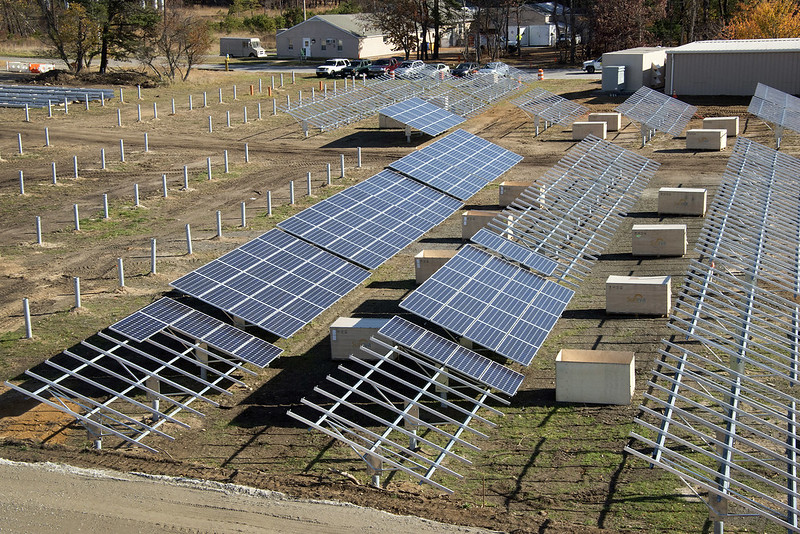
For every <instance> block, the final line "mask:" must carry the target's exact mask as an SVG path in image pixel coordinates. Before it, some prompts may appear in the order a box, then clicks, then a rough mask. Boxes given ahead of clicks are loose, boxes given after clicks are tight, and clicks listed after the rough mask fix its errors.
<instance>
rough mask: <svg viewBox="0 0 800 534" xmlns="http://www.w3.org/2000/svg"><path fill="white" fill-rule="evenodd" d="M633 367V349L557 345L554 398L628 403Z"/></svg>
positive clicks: (572, 400)
mask: <svg viewBox="0 0 800 534" xmlns="http://www.w3.org/2000/svg"><path fill="white" fill-rule="evenodd" d="M635 368H636V358H635V355H634V353H633V352H626V351H617V350H574V349H561V350H560V351H559V352H558V355H557V356H556V401H557V402H581V403H584V402H585V403H591V404H619V405H627V404H630V403H631V399H632V398H633V393H634V390H635V388H636V382H635V380H636V378H635Z"/></svg>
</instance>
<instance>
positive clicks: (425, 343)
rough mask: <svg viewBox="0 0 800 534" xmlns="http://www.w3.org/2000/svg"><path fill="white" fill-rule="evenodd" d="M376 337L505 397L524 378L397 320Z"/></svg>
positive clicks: (390, 322) (466, 349)
mask: <svg viewBox="0 0 800 534" xmlns="http://www.w3.org/2000/svg"><path fill="white" fill-rule="evenodd" d="M378 333H379V334H380V335H382V336H383V337H385V338H387V339H390V340H392V341H394V342H395V343H397V344H399V345H402V346H404V347H407V348H409V349H413V350H414V351H416V352H418V353H420V354H422V355H424V356H427V357H428V358H430V359H432V360H434V361H436V362H439V363H440V364H442V365H445V366H446V367H448V368H450V369H452V370H455V371H459V372H461V373H463V374H465V375H466V376H469V377H470V378H473V379H475V380H477V381H479V382H481V383H483V384H486V385H487V386H490V387H492V388H494V389H497V390H498V391H502V392H503V393H506V394H507V395H514V394H515V393H516V392H517V389H519V386H520V385H521V384H522V380H523V378H524V376H523V375H522V374H520V373H517V372H516V371H512V370H511V369H509V368H508V367H506V366H504V365H501V364H499V363H497V362H494V361H492V360H490V359H489V358H486V357H485V356H481V355H480V354H478V353H476V352H474V351H471V350H469V349H468V348H466V347H463V346H462V345H459V344H458V343H454V342H453V341H450V340H448V339H445V338H443V337H442V336H440V335H437V334H434V333H433V332H431V331H429V330H426V329H425V328H422V327H421V326H418V325H415V324H414V323H412V322H410V321H407V320H405V319H403V318H401V317H397V316H395V317H392V318H391V319H390V320H389V322H388V323H386V324H385V325H384V326H382V327H381V328H380V330H378Z"/></svg>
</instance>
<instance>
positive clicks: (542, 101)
mask: <svg viewBox="0 0 800 534" xmlns="http://www.w3.org/2000/svg"><path fill="white" fill-rule="evenodd" d="M511 103H512V104H514V105H515V106H517V107H518V108H520V109H522V110H523V111H525V112H526V113H528V114H529V115H531V116H534V117H540V118H542V119H544V120H546V121H548V122H552V123H553V124H560V125H562V126H568V125H570V124H572V123H573V122H574V121H575V119H577V118H578V117H580V116H581V115H584V114H586V113H588V112H589V109H588V108H586V107H585V106H582V105H580V104H576V103H574V102H571V101H569V100H567V99H566V98H563V97H561V96H558V95H556V94H553V93H551V92H550V91H546V90H544V89H541V88H539V87H537V88H535V89H533V90H531V91H528V92H527V93H525V94H524V95H522V96H520V97H517V98H514V99H512V100H511Z"/></svg>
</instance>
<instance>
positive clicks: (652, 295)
mask: <svg viewBox="0 0 800 534" xmlns="http://www.w3.org/2000/svg"><path fill="white" fill-rule="evenodd" d="M671 280H672V279H671V278H670V277H669V276H618V275H613V274H612V275H611V276H609V277H608V278H607V279H606V313H621V314H626V315H669V309H670V305H671V298H672V290H671Z"/></svg>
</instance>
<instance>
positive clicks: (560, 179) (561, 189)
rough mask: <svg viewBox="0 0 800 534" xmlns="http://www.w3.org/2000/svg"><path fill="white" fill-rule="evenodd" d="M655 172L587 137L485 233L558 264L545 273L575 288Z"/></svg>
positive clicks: (648, 162) (649, 164)
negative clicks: (498, 235)
mask: <svg viewBox="0 0 800 534" xmlns="http://www.w3.org/2000/svg"><path fill="white" fill-rule="evenodd" d="M658 167H659V164H658V163H656V162H655V161H652V160H650V159H647V158H645V157H644V156H641V155H639V154H637V153H635V152H633V151H631V150H627V149H624V148H621V147H618V146H616V145H614V144H613V143H609V142H607V141H603V140H601V139H598V138H597V137H593V136H589V137H587V138H586V139H584V140H583V141H581V142H580V143H578V144H577V145H575V146H574V147H573V148H571V149H570V150H569V152H568V153H567V155H566V156H565V157H564V158H563V159H561V160H560V161H559V162H558V163H557V164H556V165H554V166H553V167H552V168H550V169H549V170H548V171H547V172H546V173H545V174H544V176H542V177H541V178H540V179H539V180H537V184H536V185H535V186H532V187H529V188H528V189H526V190H525V191H524V192H523V193H522V194H521V195H520V196H519V198H517V199H516V200H515V201H514V202H513V203H512V204H511V205H510V206H509V207H508V208H507V209H506V210H504V211H503V212H502V213H501V214H500V215H498V216H497V217H495V218H494V219H493V220H492V221H491V222H490V223H489V228H491V229H492V230H495V231H496V232H497V233H498V234H500V235H501V236H502V238H504V239H506V240H508V241H510V242H513V243H516V244H518V245H520V246H524V247H526V248H527V249H529V250H531V251H532V252H536V253H538V254H539V255H542V256H544V257H546V258H549V259H551V260H552V261H555V262H557V263H558V266H557V267H556V268H555V269H554V270H552V271H550V272H549V273H548V274H553V275H554V276H555V277H556V278H557V279H559V280H561V281H563V282H566V283H568V284H572V285H575V286H577V284H578V282H579V281H580V280H582V279H583V277H584V276H586V275H587V274H588V273H589V272H590V271H591V268H592V265H593V263H594V261H595V260H596V258H597V255H598V254H600V253H601V252H602V251H603V250H604V249H605V247H606V246H608V244H609V242H610V240H611V238H612V237H613V235H614V233H615V232H616V230H617V228H618V227H619V224H620V223H621V222H622V216H624V215H625V213H626V212H627V210H629V209H630V208H631V207H633V205H634V204H635V203H636V201H637V200H638V198H639V196H640V195H641V192H642V191H643V190H644V188H645V187H646V186H647V184H648V182H649V181H650V178H652V176H653V175H654V174H655V172H656V170H657V169H658ZM479 239H480V237H479ZM506 246H508V245H506ZM490 248H491V247H490ZM504 254H505V253H504ZM509 257H512V256H509ZM512 258H513V257H512ZM513 259H516V260H517V261H520V260H518V259H517V258H513ZM543 272H544V271H543Z"/></svg>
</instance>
